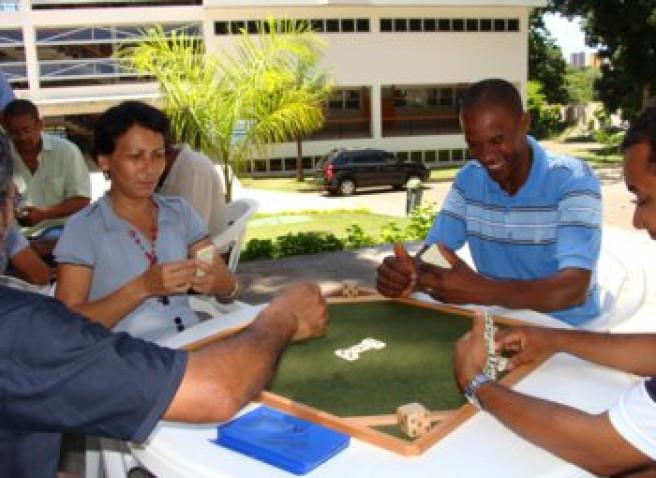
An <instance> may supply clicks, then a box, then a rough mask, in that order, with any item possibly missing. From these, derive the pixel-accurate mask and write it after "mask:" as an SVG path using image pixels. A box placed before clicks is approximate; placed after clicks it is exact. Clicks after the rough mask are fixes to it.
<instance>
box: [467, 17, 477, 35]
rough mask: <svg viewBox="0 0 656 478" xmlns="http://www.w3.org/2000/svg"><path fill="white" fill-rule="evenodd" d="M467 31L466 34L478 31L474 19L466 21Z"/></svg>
mask: <svg viewBox="0 0 656 478" xmlns="http://www.w3.org/2000/svg"><path fill="white" fill-rule="evenodd" d="M467 31H468V32H477V31H478V20H477V19H475V18H468V19H467Z"/></svg>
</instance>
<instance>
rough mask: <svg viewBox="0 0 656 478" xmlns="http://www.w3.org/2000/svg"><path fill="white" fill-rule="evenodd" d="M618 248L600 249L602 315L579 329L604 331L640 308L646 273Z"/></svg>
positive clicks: (599, 282) (598, 270)
mask: <svg viewBox="0 0 656 478" xmlns="http://www.w3.org/2000/svg"><path fill="white" fill-rule="evenodd" d="M622 252H623V251H622V250H621V249H620V248H618V249H617V250H613V251H610V250H608V249H606V248H603V247H602V249H601V254H600V255H599V263H598V265H597V283H598V284H599V298H600V301H601V314H600V315H599V317H597V318H595V319H593V320H591V321H589V322H586V323H585V324H583V325H582V326H581V327H580V328H582V329H584V330H594V331H597V332H606V331H608V330H610V329H612V328H613V327H615V326H617V325H619V324H620V323H622V322H624V321H625V320H627V319H630V318H631V317H632V316H633V315H635V313H636V312H637V311H638V310H639V309H640V307H642V304H643V303H644V301H645V295H646V292H647V280H646V277H645V270H644V268H643V267H642V265H641V264H640V263H638V262H637V261H636V260H635V259H633V258H632V257H630V256H629V255H628V254H626V253H622Z"/></svg>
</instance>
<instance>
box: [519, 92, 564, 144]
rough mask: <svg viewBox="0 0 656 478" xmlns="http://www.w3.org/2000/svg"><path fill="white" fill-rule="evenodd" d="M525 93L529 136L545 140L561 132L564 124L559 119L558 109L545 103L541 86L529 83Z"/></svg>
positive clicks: (545, 99) (556, 106)
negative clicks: (529, 126)
mask: <svg viewBox="0 0 656 478" xmlns="http://www.w3.org/2000/svg"><path fill="white" fill-rule="evenodd" d="M526 92H527V102H526V103H527V108H526V109H527V110H528V112H529V114H530V115H531V129H530V132H531V134H532V135H533V136H535V137H536V138H546V137H549V136H552V135H554V134H556V133H559V132H560V131H562V130H563V128H564V123H563V121H562V120H561V118H560V107H559V106H558V105H550V104H548V103H547V98H546V95H545V94H544V93H543V88H542V84H541V83H539V82H537V81H529V82H528V85H527V88H526Z"/></svg>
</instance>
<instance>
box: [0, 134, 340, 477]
mask: <svg viewBox="0 0 656 478" xmlns="http://www.w3.org/2000/svg"><path fill="white" fill-rule="evenodd" d="M7 150H8V146H7V144H6V141H5V139H4V136H3V135H2V134H0V204H1V205H2V206H4V207H2V209H0V245H2V241H3V239H4V237H5V232H6V231H7V228H8V227H11V225H12V223H13V220H14V217H13V213H14V209H13V207H12V204H11V199H10V197H11V194H12V193H11V189H10V187H11V174H12V171H11V162H10V160H9V157H8V155H7V154H6V151H7ZM1 249H2V247H0V250H1ZM326 324H327V311H326V303H325V301H324V300H323V299H322V297H321V294H320V291H319V288H318V287H317V286H316V285H313V284H309V283H305V284H298V285H296V286H293V287H291V288H289V289H288V290H287V291H285V292H284V293H283V294H281V295H280V296H278V297H277V298H276V299H274V300H273V301H272V302H271V304H269V306H268V307H267V308H265V309H264V310H262V311H261V312H260V313H259V315H258V316H257V318H256V319H255V320H254V321H253V322H252V323H251V324H250V325H249V326H248V327H246V328H245V329H243V330H242V331H240V332H239V333H237V334H235V335H233V336H232V337H229V338H226V339H224V340H221V341H219V342H217V343H213V344H209V345H205V346H203V347H201V348H199V349H197V350H195V351H193V352H185V351H182V350H171V349H167V348H163V347H159V346H157V345H155V344H153V343H150V342H146V341H144V340H138V339H133V338H131V337H130V336H129V335H127V334H114V333H112V332H110V331H109V330H107V329H106V328H105V327H102V326H100V325H98V324H94V323H92V322H90V321H88V320H86V319H85V318H84V317H81V316H79V315H77V314H74V313H72V312H71V311H69V310H68V309H67V308H66V307H65V306H64V305H63V304H62V303H61V302H59V301H57V300H54V299H51V298H49V297H45V296H40V295H36V294H30V293H26V292H22V291H17V290H13V289H9V288H7V287H3V286H0V357H2V358H3V360H2V361H1V363H0V400H1V401H2V406H1V407H0V476H2V477H54V476H56V473H57V462H58V458H59V442H60V435H59V433H61V432H69V433H75V434H81V435H98V436H104V437H111V438H118V439H121V440H131V441H136V442H142V441H144V440H145V439H146V438H147V437H148V435H149V434H150V433H151V431H152V430H153V428H154V427H155V425H156V424H157V422H158V421H159V420H160V419H166V420H172V421H182V422H196V423H200V422H218V421H224V420H227V419H229V418H230V417H231V416H232V415H233V414H234V413H236V412H237V411H238V410H239V409H240V408H241V407H242V406H243V405H245V404H246V403H247V402H249V401H250V400H251V399H253V398H254V397H255V396H256V395H257V394H258V393H259V392H260V391H261V390H262V388H263V387H264V386H265V385H266V384H267V383H268V382H269V380H270V379H271V377H272V375H273V371H274V368H275V365H276V363H277V360H278V357H279V355H280V353H281V352H282V350H283V348H284V347H285V346H286V345H287V343H288V342H289V341H290V340H302V339H308V338H312V337H316V336H318V335H321V334H322V333H323V332H324V330H325V328H326Z"/></svg>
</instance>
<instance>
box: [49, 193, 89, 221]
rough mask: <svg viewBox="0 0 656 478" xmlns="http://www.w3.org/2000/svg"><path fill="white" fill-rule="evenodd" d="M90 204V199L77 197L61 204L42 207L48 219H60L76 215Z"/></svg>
mask: <svg viewBox="0 0 656 478" xmlns="http://www.w3.org/2000/svg"><path fill="white" fill-rule="evenodd" d="M90 202H91V200H90V199H89V198H85V197H80V196H76V197H71V198H67V199H64V200H63V201H62V202H60V203H59V204H53V205H52V206H44V207H41V209H42V210H43V212H44V214H45V216H46V219H58V218H60V217H68V216H70V215H71V214H75V213H76V212H78V211H79V210H80V209H82V208H85V207H86V206H88V205H89V203H90Z"/></svg>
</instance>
